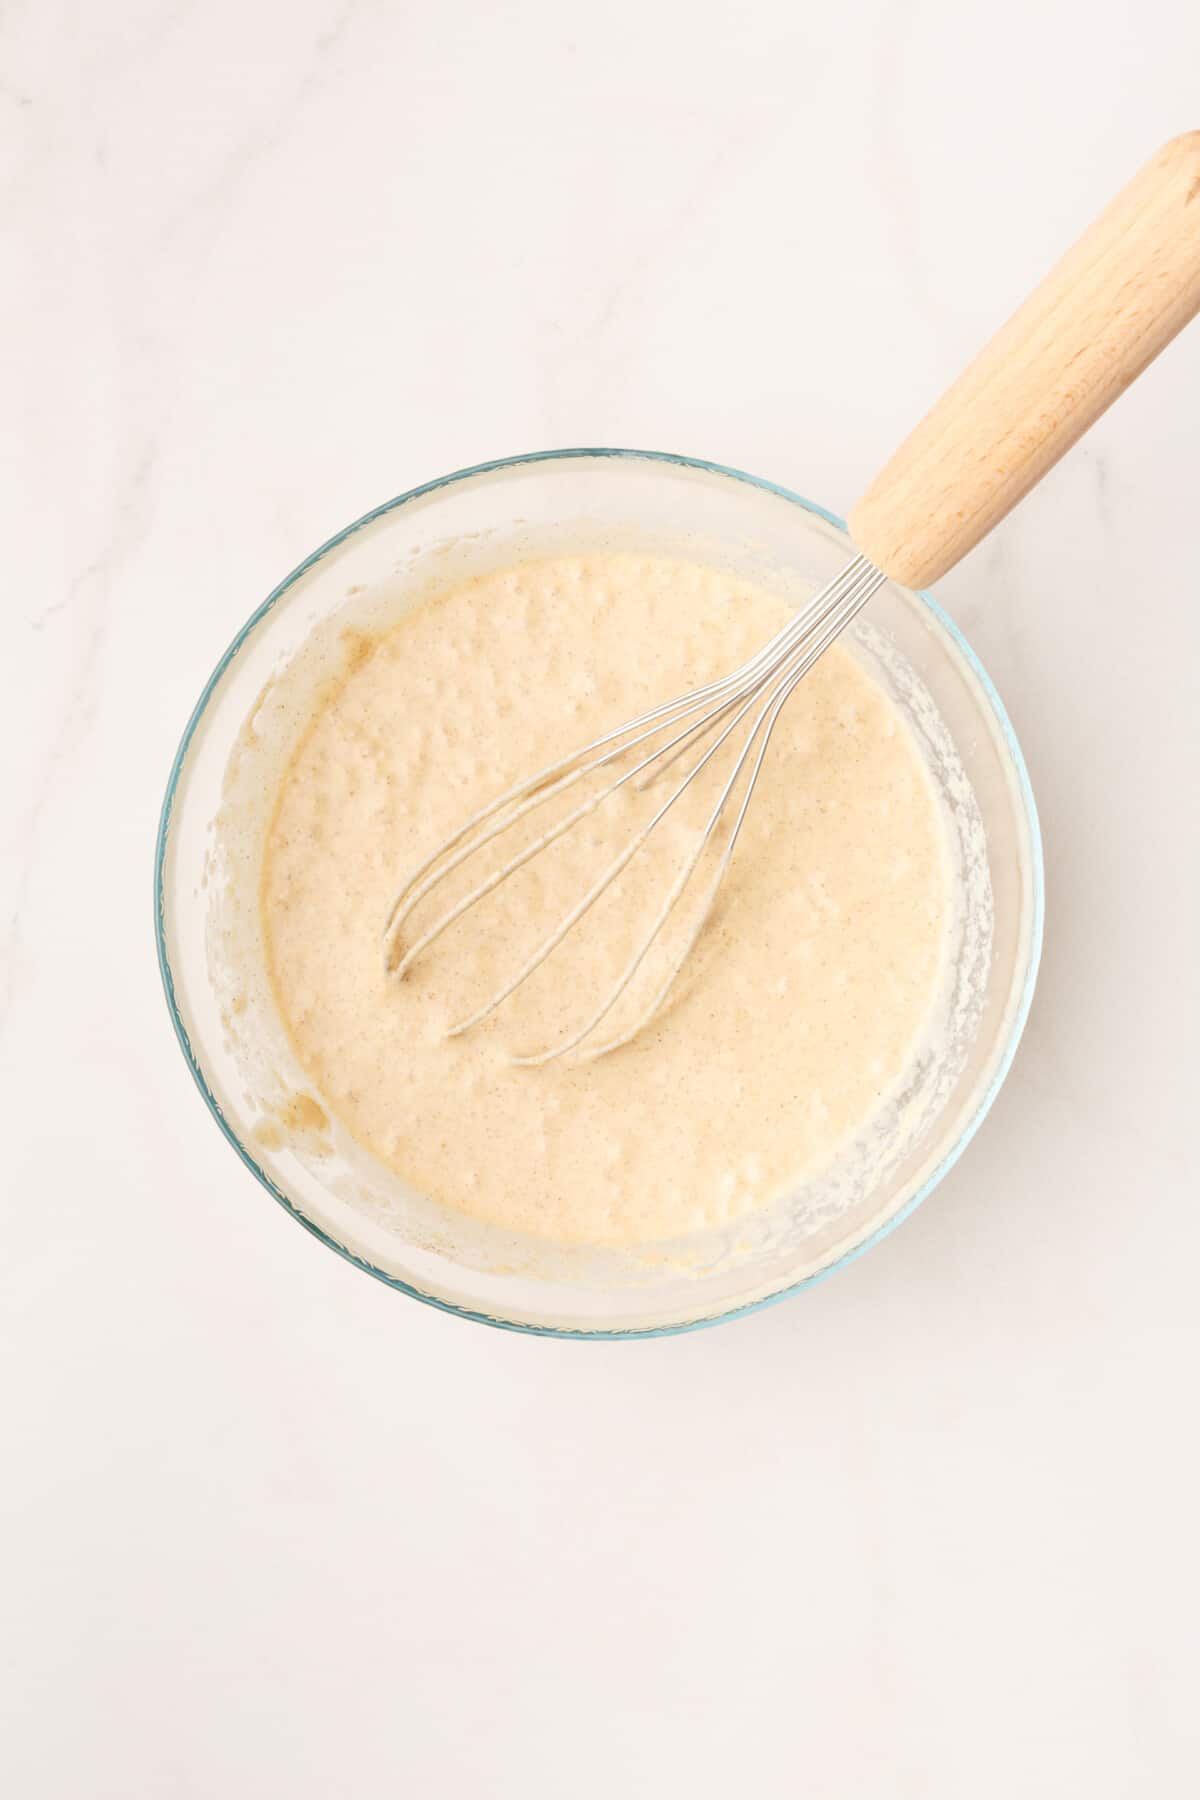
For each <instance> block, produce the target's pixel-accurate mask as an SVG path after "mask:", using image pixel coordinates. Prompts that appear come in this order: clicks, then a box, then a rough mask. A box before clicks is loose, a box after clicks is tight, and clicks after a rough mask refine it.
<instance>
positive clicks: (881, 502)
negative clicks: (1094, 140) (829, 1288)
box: [850, 131, 1200, 587]
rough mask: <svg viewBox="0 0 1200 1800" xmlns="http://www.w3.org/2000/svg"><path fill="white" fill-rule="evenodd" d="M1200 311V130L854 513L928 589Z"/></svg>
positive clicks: (1123, 197) (1100, 229)
mask: <svg viewBox="0 0 1200 1800" xmlns="http://www.w3.org/2000/svg"><path fill="white" fill-rule="evenodd" d="M1198 310H1200V131H1192V132H1188V133H1187V134H1186V135H1185V136H1183V137H1177V138H1173V139H1172V140H1171V142H1170V143H1169V144H1166V145H1164V146H1163V148H1162V149H1161V150H1160V151H1159V152H1158V154H1157V156H1154V157H1152V158H1151V160H1150V161H1149V162H1148V163H1147V164H1146V166H1145V167H1144V168H1143V169H1142V170H1141V171H1140V172H1139V173H1138V174H1137V175H1135V176H1134V178H1133V180H1132V181H1131V182H1130V183H1129V185H1128V187H1126V188H1123V189H1122V191H1121V192H1120V193H1119V194H1118V195H1117V197H1116V199H1115V200H1113V201H1112V202H1111V203H1110V205H1109V206H1108V207H1107V208H1106V209H1105V211H1104V212H1102V213H1101V214H1100V217H1099V218H1098V219H1097V220H1096V221H1095V223H1094V224H1093V225H1091V226H1090V227H1089V228H1088V230H1087V231H1085V232H1084V234H1083V236H1082V237H1081V238H1080V239H1079V240H1078V242H1077V243H1076V244H1075V245H1074V246H1073V247H1072V248H1071V249H1070V250H1068V251H1067V254H1066V255H1065V256H1064V257H1063V259H1062V261H1061V262H1060V263H1058V264H1057V266H1056V267H1055V268H1054V269H1052V270H1051V272H1050V274H1049V275H1047V277H1046V279H1045V280H1044V281H1043V282H1042V284H1041V286H1040V287H1038V288H1035V289H1034V291H1033V293H1032V294H1030V296H1029V298H1028V299H1027V300H1026V301H1025V302H1024V304H1023V305H1022V306H1021V307H1020V308H1019V309H1018V310H1017V311H1016V312H1015V313H1014V314H1013V316H1012V318H1011V319H1009V321H1008V323H1007V324H1006V325H1004V326H1003V327H1002V328H1001V329H1000V331H998V332H997V334H996V336H995V337H994V338H993V339H992V341H991V342H990V343H989V344H988V345H987V347H986V348H985V349H984V350H983V351H981V352H980V354H979V355H978V356H977V357H976V358H975V361H974V362H973V363H972V364H971V365H970V367H969V368H968V369H966V370H965V371H964V373H963V374H962V375H960V376H959V378H958V380H957V381H956V382H955V384H954V386H953V387H952V388H950V389H949V390H948V392H947V393H945V394H944V395H943V396H942V398H941V399H940V400H939V401H938V403H937V405H936V406H935V407H934V408H933V411H932V412H930V413H928V414H927V415H926V416H925V418H924V419H923V420H922V421H921V423H920V424H919V425H918V426H917V428H916V430H915V431H914V432H913V433H912V434H911V436H910V437H908V438H907V439H906V440H905V442H904V443H903V444H902V445H901V446H900V448H899V450H897V452H896V454H895V455H894V456H893V457H892V459H891V461H890V462H889V463H888V464H887V466H886V468H884V469H883V471H882V472H881V473H880V474H879V475H878V476H877V477H876V479H875V480H874V481H873V482H872V484H871V486H870V487H869V488H868V489H867V491H866V493H865V494H864V495H863V497H862V499H861V500H860V501H859V503H858V505H857V506H856V507H855V509H854V511H853V513H852V514H851V515H850V533H851V536H852V537H853V539H854V542H855V544H856V545H857V547H858V548H859V549H860V550H862V551H864V552H865V554H866V555H867V556H869V557H870V558H871V560H872V562H874V563H877V564H878V566H879V567H880V568H881V569H883V570H885V571H886V572H887V574H889V575H890V576H892V577H893V578H894V579H895V580H896V581H899V582H901V583H902V584H903V585H904V586H905V587H926V586H928V584H929V583H930V582H931V581H936V580H937V579H938V577H939V576H941V575H944V574H945V573H946V570H947V569H952V568H953V567H954V565H955V563H956V562H958V561H959V559H960V558H961V557H963V556H965V555H966V553H967V551H968V550H972V549H974V547H975V545H976V544H977V543H979V541H980V540H981V538H984V537H986V536H987V534H988V532H989V531H990V530H991V529H992V526H993V525H996V524H998V523H999V521H1000V520H1001V519H1002V518H1003V517H1004V515H1005V513H1007V512H1008V511H1009V510H1010V509H1011V508H1012V507H1014V506H1015V505H1016V504H1017V501H1018V500H1020V499H1022V498H1023V496H1024V495H1025V494H1027V493H1028V492H1029V490H1030V488H1031V487H1034V486H1035V485H1036V483H1037V482H1039V481H1040V480H1041V478H1042V476H1043V475H1044V474H1045V473H1046V471H1047V470H1048V469H1051V468H1053V466H1054V464H1055V463H1056V462H1057V461H1058V459H1059V457H1060V456H1061V455H1062V454H1063V452H1064V451H1065V450H1069V449H1070V447H1071V445H1072V444H1073V443H1074V442H1075V440H1076V439H1077V438H1079V437H1081V436H1082V435H1083V433H1084V432H1085V431H1086V430H1087V429H1088V427H1089V426H1090V425H1092V424H1093V423H1094V422H1095V421H1096V420H1097V419H1098V418H1099V417H1100V414H1101V413H1102V412H1103V411H1104V410H1105V408H1106V407H1108V406H1111V405H1112V403H1113V401H1114V400H1115V399H1116V398H1117V396H1118V394H1120V393H1122V392H1123V391H1124V389H1125V388H1127V387H1128V386H1129V384H1130V382H1131V381H1132V380H1133V379H1134V377H1135V376H1137V375H1140V374H1141V372H1142V370H1143V369H1144V368H1145V367H1146V366H1147V364H1148V363H1150V362H1152V361H1153V360H1154V358H1155V357H1156V356H1157V355H1158V353H1159V351H1160V350H1161V349H1163V348H1164V346H1165V345H1167V344H1169V343H1170V341H1171V339H1172V338H1173V337H1174V336H1175V333H1176V332H1177V331H1179V330H1181V329H1182V327H1183V326H1184V325H1186V324H1187V322H1188V320H1189V319H1190V318H1191V317H1192V316H1193V314H1194V313H1195V312H1197V311H1198Z"/></svg>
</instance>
